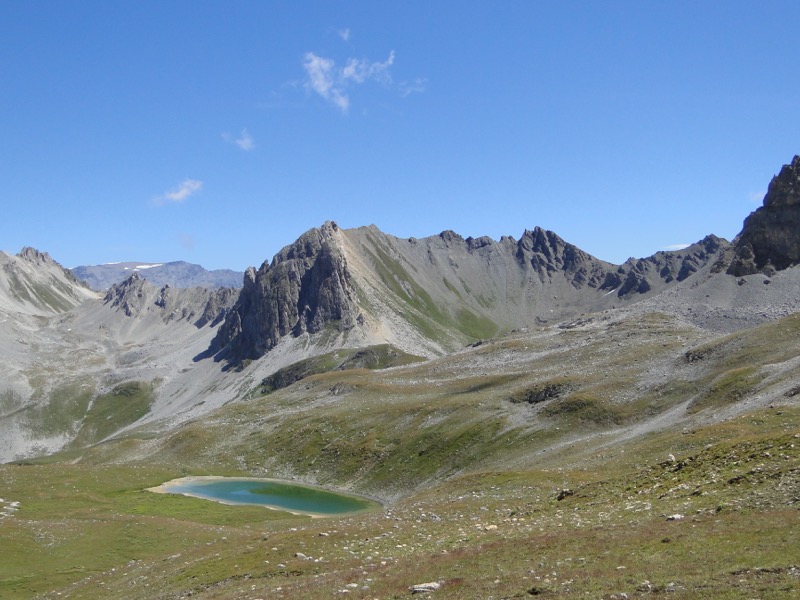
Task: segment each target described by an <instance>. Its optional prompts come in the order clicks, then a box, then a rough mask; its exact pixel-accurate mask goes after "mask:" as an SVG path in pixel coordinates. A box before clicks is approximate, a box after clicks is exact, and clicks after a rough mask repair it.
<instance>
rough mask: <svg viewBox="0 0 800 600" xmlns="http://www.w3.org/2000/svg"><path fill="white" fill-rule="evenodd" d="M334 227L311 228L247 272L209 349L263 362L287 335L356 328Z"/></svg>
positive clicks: (235, 359) (352, 300) (228, 356)
mask: <svg viewBox="0 0 800 600" xmlns="http://www.w3.org/2000/svg"><path fill="white" fill-rule="evenodd" d="M339 236H340V231H339V227H338V226H337V225H336V223H334V222H332V221H328V222H327V223H325V224H324V225H322V227H319V228H316V229H311V230H310V231H308V232H306V233H304V234H303V235H302V236H300V238H299V239H298V240H297V241H296V242H294V243H293V244H290V245H288V246H286V247H285V248H283V249H282V250H281V251H280V252H278V254H276V255H275V257H274V258H273V259H272V262H271V263H269V264H267V263H266V262H265V263H264V264H263V265H262V266H261V268H260V269H259V270H258V271H257V272H256V271H255V270H252V269H248V271H247V273H246V274H245V278H244V287H243V288H242V291H241V293H240V294H239V299H238V300H237V302H236V304H235V306H234V307H233V309H232V310H231V311H230V313H229V314H228V316H227V317H226V319H225V323H224V324H223V325H222V327H220V330H219V331H218V332H217V336H216V337H215V338H214V340H213V342H212V344H211V347H210V348H209V351H210V352H211V353H212V354H217V353H220V352H221V351H224V352H222V356H221V357H224V358H226V359H229V360H231V361H232V362H234V363H237V362H241V361H242V360H245V359H253V358H259V357H260V356H263V355H264V354H265V353H266V352H268V351H269V350H271V349H272V348H274V347H275V345H277V343H278V342H279V341H280V339H281V338H282V337H284V336H286V335H293V336H295V337H296V336H299V335H302V334H304V333H309V334H313V333H317V332H320V331H322V330H323V329H324V328H326V327H331V328H334V329H337V330H339V331H344V330H347V329H350V328H352V327H354V326H355V324H356V318H357V316H358V307H357V304H356V299H355V289H354V287H353V283H352V277H351V274H350V271H349V268H348V265H347V260H346V258H345V255H344V252H343V251H342V246H341V241H340V237H339Z"/></svg>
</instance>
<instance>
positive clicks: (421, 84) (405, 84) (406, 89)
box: [397, 77, 427, 98]
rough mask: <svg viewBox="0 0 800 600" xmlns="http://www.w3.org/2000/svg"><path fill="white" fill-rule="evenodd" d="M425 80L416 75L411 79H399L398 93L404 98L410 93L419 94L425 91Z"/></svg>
mask: <svg viewBox="0 0 800 600" xmlns="http://www.w3.org/2000/svg"><path fill="white" fill-rule="evenodd" d="M426 84H427V81H426V80H424V79H422V78H421V77H417V78H416V79H414V80H413V81H401V82H400V83H398V84H397V87H398V89H399V90H400V94H401V95H402V96H403V98H405V97H406V96H410V95H411V94H421V93H422V92H424V91H425V86H426Z"/></svg>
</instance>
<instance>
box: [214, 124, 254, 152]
mask: <svg viewBox="0 0 800 600" xmlns="http://www.w3.org/2000/svg"><path fill="white" fill-rule="evenodd" d="M222 139H224V140H225V141H226V142H228V143H230V144H236V145H237V146H239V148H241V149H242V150H244V151H245V152H249V151H250V150H252V149H253V148H255V147H256V141H255V140H254V139H253V136H252V135H250V132H249V131H247V129H242V132H241V133H240V134H239V137H235V136H233V135H231V134H230V133H223V134H222Z"/></svg>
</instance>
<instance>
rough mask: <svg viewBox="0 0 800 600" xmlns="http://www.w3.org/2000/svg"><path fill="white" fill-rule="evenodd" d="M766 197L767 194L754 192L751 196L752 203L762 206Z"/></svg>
mask: <svg viewBox="0 0 800 600" xmlns="http://www.w3.org/2000/svg"><path fill="white" fill-rule="evenodd" d="M765 195H766V192H754V193H752V194H750V202H752V203H753V204H761V202H762V201H763V200H764V196H765Z"/></svg>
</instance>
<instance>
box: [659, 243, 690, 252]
mask: <svg viewBox="0 0 800 600" xmlns="http://www.w3.org/2000/svg"><path fill="white" fill-rule="evenodd" d="M689 246H691V244H670V245H669V246H664V248H663V249H664V250H666V251H667V252H672V251H674V250H683V249H684V248H688V247H689Z"/></svg>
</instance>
